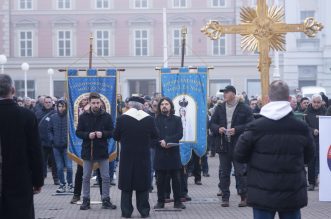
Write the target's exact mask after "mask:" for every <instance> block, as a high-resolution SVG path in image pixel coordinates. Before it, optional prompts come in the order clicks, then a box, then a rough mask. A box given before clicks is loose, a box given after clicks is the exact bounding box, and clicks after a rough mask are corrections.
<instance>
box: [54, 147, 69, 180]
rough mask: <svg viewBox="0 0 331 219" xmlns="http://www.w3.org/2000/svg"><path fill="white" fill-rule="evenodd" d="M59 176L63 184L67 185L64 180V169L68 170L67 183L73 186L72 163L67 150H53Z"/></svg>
mask: <svg viewBox="0 0 331 219" xmlns="http://www.w3.org/2000/svg"><path fill="white" fill-rule="evenodd" d="M53 153H54V158H55V163H56V169H57V175H58V177H59V180H60V183H61V184H63V185H64V184H66V182H65V180H64V167H66V168H67V183H68V184H72V161H71V160H70V159H69V158H68V155H67V148H55V147H54V148H53Z"/></svg>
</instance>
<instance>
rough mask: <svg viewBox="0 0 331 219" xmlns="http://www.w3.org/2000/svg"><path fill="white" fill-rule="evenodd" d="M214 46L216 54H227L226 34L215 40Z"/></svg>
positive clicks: (214, 53)
mask: <svg viewBox="0 0 331 219" xmlns="http://www.w3.org/2000/svg"><path fill="white" fill-rule="evenodd" d="M212 46H213V48H212V49H213V55H214V56H221V55H225V36H222V37H221V38H219V39H218V40H213V41H212Z"/></svg>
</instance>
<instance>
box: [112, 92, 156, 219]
mask: <svg viewBox="0 0 331 219" xmlns="http://www.w3.org/2000/svg"><path fill="white" fill-rule="evenodd" d="M144 102H145V101H144V99H143V98H141V97H131V98H130V99H129V102H128V106H129V108H130V109H129V110H128V111H127V112H125V113H123V115H122V116H120V117H119V118H118V119H117V122H116V128H115V131H114V139H115V140H116V141H120V143H121V153H120V169H119V183H118V188H119V189H120V190H121V191H122V192H121V210H122V217H125V218H130V217H131V214H132V212H133V206H132V192H133V191H134V190H135V191H136V200H137V209H138V211H139V213H140V214H141V217H143V218H145V217H148V216H149V211H150V205H149V202H148V197H149V189H150V187H151V162H150V146H151V141H152V139H157V138H158V133H157V129H156V127H155V122H154V118H152V117H151V116H150V115H148V114H147V113H146V112H144V111H143V107H144V105H143V104H144Z"/></svg>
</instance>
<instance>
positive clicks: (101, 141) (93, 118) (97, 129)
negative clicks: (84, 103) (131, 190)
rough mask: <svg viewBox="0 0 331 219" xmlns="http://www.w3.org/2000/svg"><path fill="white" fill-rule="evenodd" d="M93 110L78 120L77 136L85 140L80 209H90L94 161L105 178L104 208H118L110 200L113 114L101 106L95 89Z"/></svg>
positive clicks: (90, 98) (103, 189) (91, 94)
mask: <svg viewBox="0 0 331 219" xmlns="http://www.w3.org/2000/svg"><path fill="white" fill-rule="evenodd" d="M89 103H90V109H89V111H87V112H84V113H83V114H82V115H81V116H80V117H79V119H78V125H77V130H76V135H77V136H78V137H79V138H81V139H83V143H82V152H81V156H82V159H83V204H82V205H81V207H80V209H81V210H88V209H90V179H91V173H92V169H93V164H94V163H95V162H96V163H98V164H99V169H100V174H101V178H102V194H101V196H102V208H103V209H116V205H113V204H112V203H111V202H110V197H109V187H110V176H109V160H108V157H109V155H108V140H109V139H110V138H111V136H112V132H113V129H114V127H113V121H112V118H111V115H110V114H109V113H107V112H105V111H104V110H103V109H102V108H101V105H102V102H101V96H100V94H99V93H96V92H92V93H90V95H89Z"/></svg>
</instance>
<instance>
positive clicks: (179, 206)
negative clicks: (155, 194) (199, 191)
mask: <svg viewBox="0 0 331 219" xmlns="http://www.w3.org/2000/svg"><path fill="white" fill-rule="evenodd" d="M174 208H177V209H185V208H186V206H185V205H184V204H183V203H181V202H175V203H174Z"/></svg>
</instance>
